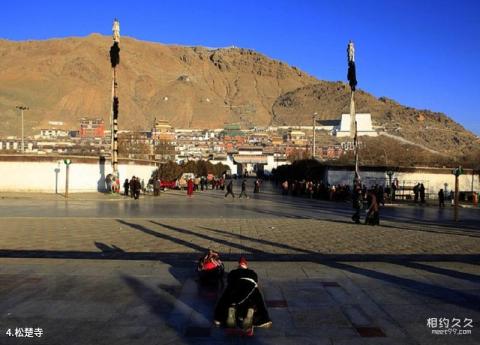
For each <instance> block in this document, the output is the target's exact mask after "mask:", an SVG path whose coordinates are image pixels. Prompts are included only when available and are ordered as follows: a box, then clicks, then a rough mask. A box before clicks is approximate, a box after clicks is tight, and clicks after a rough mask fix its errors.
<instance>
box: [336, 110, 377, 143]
mask: <svg viewBox="0 0 480 345" xmlns="http://www.w3.org/2000/svg"><path fill="white" fill-rule="evenodd" d="M355 117H356V120H357V135H358V136H364V135H367V136H370V137H376V136H378V133H377V132H376V131H375V130H374V129H373V127H372V116H371V115H370V114H356V115H355ZM334 133H335V135H336V136H337V137H350V114H342V119H341V120H340V125H339V126H338V127H336V128H334Z"/></svg>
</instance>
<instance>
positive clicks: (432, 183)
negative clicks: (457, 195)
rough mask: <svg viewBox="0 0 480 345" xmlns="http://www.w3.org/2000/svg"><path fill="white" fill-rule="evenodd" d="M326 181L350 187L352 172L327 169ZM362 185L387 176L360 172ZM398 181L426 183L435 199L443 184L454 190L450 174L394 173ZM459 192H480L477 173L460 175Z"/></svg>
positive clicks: (379, 173) (381, 173) (380, 172)
mask: <svg viewBox="0 0 480 345" xmlns="http://www.w3.org/2000/svg"><path fill="white" fill-rule="evenodd" d="M327 175H328V176H327V180H328V183H330V184H348V185H351V184H352V181H353V177H354V172H353V171H348V170H335V169H329V170H328V173H327ZM360 176H361V178H362V183H365V184H366V185H367V186H370V185H373V184H375V183H378V182H379V181H380V180H382V179H383V180H386V181H388V175H387V174H386V173H385V172H382V171H360ZM395 178H396V179H398V181H399V184H400V185H401V184H402V182H403V181H418V182H420V181H428V184H426V185H425V188H427V191H426V192H427V193H429V194H431V195H433V196H434V197H436V195H437V193H438V191H439V190H440V189H441V188H443V189H445V183H447V184H448V187H447V190H448V191H450V190H452V189H454V188H455V176H454V175H453V174H451V173H431V172H421V171H419V172H395V174H394V175H393V179H395ZM458 182H459V190H460V191H462V192H469V191H472V190H473V191H476V192H480V181H479V176H478V173H477V174H475V175H472V174H471V173H467V174H465V175H460V176H459V179H458Z"/></svg>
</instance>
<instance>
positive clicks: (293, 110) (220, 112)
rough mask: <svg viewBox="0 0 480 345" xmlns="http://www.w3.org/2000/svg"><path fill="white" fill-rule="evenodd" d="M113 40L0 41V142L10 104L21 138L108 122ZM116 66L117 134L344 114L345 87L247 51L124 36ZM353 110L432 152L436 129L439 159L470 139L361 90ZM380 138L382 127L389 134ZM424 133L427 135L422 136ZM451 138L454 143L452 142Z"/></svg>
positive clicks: (441, 121) (426, 114)
mask: <svg viewBox="0 0 480 345" xmlns="http://www.w3.org/2000/svg"><path fill="white" fill-rule="evenodd" d="M111 43H112V41H111V37H109V36H103V35H100V34H95V33H94V34H90V35H88V36H85V37H68V38H52V39H46V40H29V41H9V40H1V39H0V119H1V120H2V122H3V124H4V126H2V128H0V135H14V134H16V133H18V131H19V124H18V122H19V121H18V114H17V113H16V111H15V106H16V105H18V104H26V105H28V106H29V107H30V110H29V112H27V113H25V128H26V133H27V134H28V133H30V134H32V133H34V132H38V130H39V128H41V127H47V126H48V121H52V120H57V121H63V122H65V123H66V125H67V126H68V127H70V128H76V127H78V121H79V119H80V118H81V117H100V118H103V119H104V120H105V121H106V123H107V124H108V122H109V116H110V104H111V99H110V98H111V66H110V61H109V55H108V52H109V49H110V46H111ZM120 49H121V51H120V66H119V67H118V79H119V89H118V90H119V98H120V117H119V123H120V128H124V129H136V128H149V127H150V126H151V124H152V123H153V120H154V119H155V118H157V119H165V120H168V121H169V122H170V123H171V124H172V125H173V126H174V127H194V128H219V127H223V126H224V124H226V123H239V124H241V125H242V126H243V127H251V126H254V125H256V126H267V125H276V124H287V125H299V124H301V125H309V124H311V114H313V112H315V111H317V112H318V113H319V114H321V116H320V117H322V116H323V117H324V118H328V119H339V118H340V115H341V113H342V112H348V105H349V89H348V85H346V84H345V83H341V82H329V81H321V80H318V79H316V78H315V77H313V76H311V75H309V74H308V73H306V72H304V71H301V70H300V69H298V68H296V67H295V66H290V65H288V64H287V63H285V62H282V61H280V60H275V59H271V58H269V57H267V56H265V55H263V54H261V53H259V52H256V51H254V50H252V49H246V48H239V47H219V48H213V49H212V48H206V47H201V46H185V45H164V44H160V43H156V42H148V41H142V40H138V39H136V38H129V37H122V40H121V42H120ZM356 100H357V111H358V112H361V111H364V112H369V113H372V119H373V122H374V124H375V125H377V126H384V127H389V126H390V127H392V126H393V125H394V126H396V127H397V128H398V127H401V128H404V129H401V130H400V132H399V133H397V132H395V135H397V134H399V135H400V136H403V137H405V138H406V139H408V140H413V141H415V142H419V143H420V144H422V145H426V146H428V147H431V148H435V149H438V147H437V146H438V145H439V141H438V140H434V135H427V134H425V133H424V132H425V130H423V132H422V131H421V130H420V129H421V128H422V126H424V127H423V128H425V127H427V128H428V125H430V126H433V125H435V126H437V127H438V126H439V129H440V130H453V131H456V132H458V133H457V134H456V135H453V134H452V135H450V134H448V135H446V136H445V135H444V136H443V137H444V139H445V138H446V141H447V142H446V143H445V144H444V145H441V149H442V151H445V152H447V151H452V150H454V149H455V147H456V146H458V147H461V148H462V149H468V146H469V142H472V141H475V140H476V137H475V135H473V133H471V132H469V131H467V130H465V129H464V128H463V127H462V126H460V125H458V124H457V123H455V122H454V121H452V120H451V119H449V118H448V117H447V116H446V115H444V114H442V113H434V112H430V111H428V110H426V111H422V110H418V109H414V108H410V107H404V106H402V105H400V104H398V103H397V102H394V101H392V100H389V99H388V98H386V97H380V98H376V97H374V96H372V95H370V94H368V93H367V92H365V91H362V90H359V91H358V92H357V96H356ZM386 131H388V129H387V128H386ZM426 132H428V130H426ZM454 138H456V139H454Z"/></svg>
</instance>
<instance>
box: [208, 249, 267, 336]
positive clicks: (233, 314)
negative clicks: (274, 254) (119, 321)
mask: <svg viewBox="0 0 480 345" xmlns="http://www.w3.org/2000/svg"><path fill="white" fill-rule="evenodd" d="M239 322H241V326H242V328H243V329H244V330H250V329H252V327H253V326H255V327H270V326H271V325H272V321H271V320H270V317H269V315H268V311H267V308H266V307H265V303H264V301H263V297H262V294H261V292H260V290H259V289H258V276H257V274H256V273H255V271H253V270H251V269H249V268H248V263H247V260H246V259H245V257H243V256H242V257H241V258H240V260H239V262H238V268H237V269H235V270H233V271H231V272H230V273H229V274H228V277H227V287H226V289H225V291H224V292H223V295H222V296H221V297H220V300H219V301H218V304H217V306H216V308H215V324H216V325H217V326H220V325H222V326H225V327H227V328H234V327H236V326H237V324H238V323H239Z"/></svg>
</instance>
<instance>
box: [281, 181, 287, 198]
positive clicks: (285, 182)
mask: <svg viewBox="0 0 480 345" xmlns="http://www.w3.org/2000/svg"><path fill="white" fill-rule="evenodd" d="M282 194H283V195H288V180H285V181H283V183H282Z"/></svg>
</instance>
